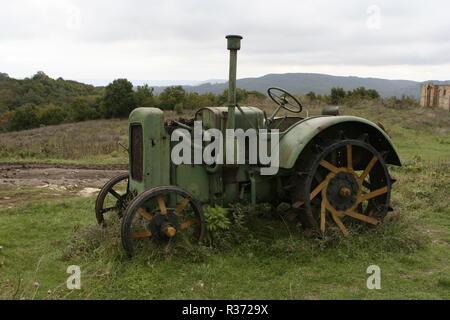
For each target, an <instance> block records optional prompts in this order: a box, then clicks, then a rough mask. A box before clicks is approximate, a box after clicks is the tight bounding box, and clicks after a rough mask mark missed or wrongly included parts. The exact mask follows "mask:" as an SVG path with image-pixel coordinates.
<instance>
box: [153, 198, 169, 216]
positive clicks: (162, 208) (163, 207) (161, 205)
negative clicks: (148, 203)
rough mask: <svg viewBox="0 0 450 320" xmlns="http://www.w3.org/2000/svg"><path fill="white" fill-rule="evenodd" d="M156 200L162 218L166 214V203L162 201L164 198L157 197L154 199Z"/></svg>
mask: <svg viewBox="0 0 450 320" xmlns="http://www.w3.org/2000/svg"><path fill="white" fill-rule="evenodd" d="M156 199H157V200H158V205H159V210H160V211H161V214H162V215H163V216H164V215H166V214H167V207H166V202H165V201H164V198H163V197H162V196H161V195H159V196H157V197H156Z"/></svg>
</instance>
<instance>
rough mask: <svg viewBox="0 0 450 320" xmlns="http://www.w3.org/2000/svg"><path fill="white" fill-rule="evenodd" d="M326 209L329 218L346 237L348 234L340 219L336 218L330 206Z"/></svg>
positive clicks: (335, 213)
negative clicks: (329, 214) (328, 212)
mask: <svg viewBox="0 0 450 320" xmlns="http://www.w3.org/2000/svg"><path fill="white" fill-rule="evenodd" d="M327 209H328V210H329V211H330V212H331V217H332V218H333V220H334V222H336V224H337V225H338V227H339V229H341V231H342V233H343V234H344V236H348V235H349V232H348V230H347V228H346V227H345V226H344V224H343V223H342V221H341V219H340V218H339V217H338V213H337V211H336V210H335V209H334V208H333V207H332V206H328V207H327Z"/></svg>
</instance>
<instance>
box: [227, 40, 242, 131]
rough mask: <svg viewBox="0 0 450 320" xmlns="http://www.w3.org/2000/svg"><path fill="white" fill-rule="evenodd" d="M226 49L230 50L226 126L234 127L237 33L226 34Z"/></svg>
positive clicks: (239, 42)
mask: <svg viewBox="0 0 450 320" xmlns="http://www.w3.org/2000/svg"><path fill="white" fill-rule="evenodd" d="M225 38H226V39H227V49H228V50H230V73H229V76H228V119H227V128H228V129H234V126H235V124H234V119H235V116H234V113H235V110H234V109H235V107H236V69H237V51H238V50H239V49H240V48H241V39H242V37H241V36H239V35H228V36H226V37H225Z"/></svg>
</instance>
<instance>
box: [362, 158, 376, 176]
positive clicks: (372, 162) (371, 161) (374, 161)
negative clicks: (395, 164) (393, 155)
mask: <svg viewBox="0 0 450 320" xmlns="http://www.w3.org/2000/svg"><path fill="white" fill-rule="evenodd" d="M377 161H378V158H377V157H376V156H374V157H373V158H372V160H370V162H369V164H368V165H367V167H366V169H365V170H364V172H363V173H362V174H361V176H360V177H359V180H360V181H364V179H365V178H366V177H367V175H368V174H369V172H370V171H371V170H372V168H373V166H374V165H375V163H376V162H377Z"/></svg>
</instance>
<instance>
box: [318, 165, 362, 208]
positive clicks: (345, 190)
mask: <svg viewBox="0 0 450 320" xmlns="http://www.w3.org/2000/svg"><path fill="white" fill-rule="evenodd" d="M358 191H359V185H358V182H357V181H356V179H355V176H354V175H353V174H352V173H350V172H339V173H337V174H336V175H335V176H334V177H333V178H332V179H331V180H330V182H329V183H328V186H327V190H326V194H327V199H328V202H329V203H330V205H331V206H333V207H334V208H335V209H336V210H337V211H345V210H348V209H350V208H352V207H353V206H354V205H355V203H356V198H357V196H358Z"/></svg>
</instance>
